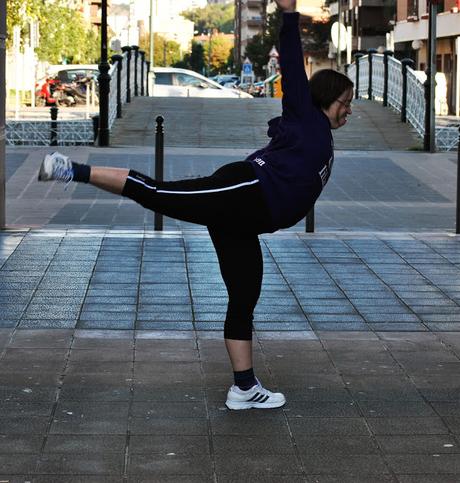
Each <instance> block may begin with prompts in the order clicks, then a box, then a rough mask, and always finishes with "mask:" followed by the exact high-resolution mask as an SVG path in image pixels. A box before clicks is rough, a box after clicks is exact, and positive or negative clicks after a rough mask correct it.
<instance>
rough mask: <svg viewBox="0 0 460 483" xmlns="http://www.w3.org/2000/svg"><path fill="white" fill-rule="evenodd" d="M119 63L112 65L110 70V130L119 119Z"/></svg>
mask: <svg viewBox="0 0 460 483" xmlns="http://www.w3.org/2000/svg"><path fill="white" fill-rule="evenodd" d="M117 74H118V62H115V63H114V64H112V65H111V67H110V70H109V75H110V92H109V129H111V127H112V124H113V123H114V122H115V119H116V118H117V106H118V103H117V102H118V101H117V98H118V86H117V82H118V80H117Z"/></svg>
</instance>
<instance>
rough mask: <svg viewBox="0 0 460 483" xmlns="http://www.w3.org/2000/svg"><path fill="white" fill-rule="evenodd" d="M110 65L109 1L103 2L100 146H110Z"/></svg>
mask: <svg viewBox="0 0 460 483" xmlns="http://www.w3.org/2000/svg"><path fill="white" fill-rule="evenodd" d="M109 69H110V65H109V62H108V59H107V0H102V2H101V63H100V64H99V72H100V74H99V77H98V81H99V130H98V136H97V137H98V140H99V146H108V145H109V142H110V132H109V92H110V75H109Z"/></svg>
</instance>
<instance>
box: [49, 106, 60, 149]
mask: <svg viewBox="0 0 460 483" xmlns="http://www.w3.org/2000/svg"><path fill="white" fill-rule="evenodd" d="M58 112H59V109H58V108H57V107H56V106H53V107H51V108H50V114H51V131H50V146H57V145H58V123H57V117H58Z"/></svg>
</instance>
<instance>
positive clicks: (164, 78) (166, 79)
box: [155, 72, 173, 86]
mask: <svg viewBox="0 0 460 483" xmlns="http://www.w3.org/2000/svg"><path fill="white" fill-rule="evenodd" d="M172 83H173V82H172V74H171V73H169V72H156V73H155V84H159V85H163V86H172Z"/></svg>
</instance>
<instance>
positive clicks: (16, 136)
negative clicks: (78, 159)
mask: <svg viewBox="0 0 460 483" xmlns="http://www.w3.org/2000/svg"><path fill="white" fill-rule="evenodd" d="M55 122H56V125H57V128H56V133H57V145H58V146H78V145H88V144H92V143H93V141H94V130H93V121H92V120H87V119H85V120H80V121H55ZM50 138H51V121H8V122H7V123H6V144H8V145H10V146H49V145H50Z"/></svg>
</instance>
